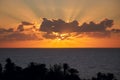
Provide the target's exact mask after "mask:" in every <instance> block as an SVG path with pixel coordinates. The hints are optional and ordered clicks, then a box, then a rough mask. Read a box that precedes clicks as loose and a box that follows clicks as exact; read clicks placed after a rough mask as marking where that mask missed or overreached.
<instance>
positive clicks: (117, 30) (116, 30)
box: [111, 29, 120, 33]
mask: <svg viewBox="0 0 120 80" xmlns="http://www.w3.org/2000/svg"><path fill="white" fill-rule="evenodd" d="M111 31H112V32H114V33H120V29H112V30H111Z"/></svg>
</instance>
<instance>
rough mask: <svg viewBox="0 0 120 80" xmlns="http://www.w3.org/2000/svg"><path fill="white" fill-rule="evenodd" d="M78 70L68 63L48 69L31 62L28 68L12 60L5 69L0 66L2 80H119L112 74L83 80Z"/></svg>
mask: <svg viewBox="0 0 120 80" xmlns="http://www.w3.org/2000/svg"><path fill="white" fill-rule="evenodd" d="M78 73H79V72H78V70H76V69H74V68H71V67H70V66H69V65H68V64H67V63H64V64H55V65H53V66H50V67H49V68H47V67H46V65H45V64H37V63H34V62H31V63H30V64H29V65H28V66H27V67H25V68H22V67H19V66H16V64H15V63H13V62H12V61H11V59H10V58H8V59H6V64H5V66H4V68H3V67H2V64H0V80H117V79H116V78H115V76H114V74H112V73H107V74H105V73H101V72H99V73H97V76H96V77H92V78H91V79H81V78H80V76H79V75H78Z"/></svg>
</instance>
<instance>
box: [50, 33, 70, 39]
mask: <svg viewBox="0 0 120 80" xmlns="http://www.w3.org/2000/svg"><path fill="white" fill-rule="evenodd" d="M52 35H53V36H55V39H56V40H58V41H60V40H65V39H69V37H70V33H58V32H52Z"/></svg>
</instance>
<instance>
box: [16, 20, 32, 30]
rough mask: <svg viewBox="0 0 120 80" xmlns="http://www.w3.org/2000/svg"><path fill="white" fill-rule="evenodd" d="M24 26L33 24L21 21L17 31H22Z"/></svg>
mask: <svg viewBox="0 0 120 80" xmlns="http://www.w3.org/2000/svg"><path fill="white" fill-rule="evenodd" d="M25 25H34V24H33V23H30V22H26V21H22V22H21V24H20V25H19V26H18V28H17V31H24V26H25ZM33 27H34V26H33Z"/></svg>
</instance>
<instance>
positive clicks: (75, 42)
mask: <svg viewBox="0 0 120 80" xmlns="http://www.w3.org/2000/svg"><path fill="white" fill-rule="evenodd" d="M119 3H120V0H0V47H1V48H6V47H7V48H11V47H12V48H16V47H17V48H23V47H26V48H27V47H31V48H32V47H38V48H76V47H77V48H86V47H87V48H88V47H90V48H92V47H94V48H104V47H105V48H106V47H111V48H113V47H114V48H116V47H117V48H120V10H119V8H120V5H119ZM42 18H46V19H47V20H45V21H50V22H52V23H53V24H54V20H56V22H57V21H58V23H60V20H59V19H61V20H62V21H64V22H65V24H68V25H71V24H73V26H72V27H76V28H74V29H75V30H74V31H71V30H72V29H73V28H71V29H68V25H67V26H66V25H64V26H63V25H62V26H59V27H58V26H57V25H53V26H51V28H52V29H54V30H51V31H50V33H48V30H46V29H45V26H43V30H40V27H41V24H42V23H43V22H44V20H43V19H42ZM74 20H76V21H77V22H78V25H77V26H74V22H73V21H74ZM109 20H112V21H113V25H111V26H109V25H108V24H107V26H105V25H104V26H103V25H102V22H103V23H104V21H106V22H108V23H109V24H110V23H111V24H112V22H110V21H109ZM72 22H73V23H72ZM85 22H86V23H87V27H85V26H84V25H83V24H84V23H85ZM90 22H94V25H92V23H90ZM106 22H105V23H106ZM45 24H48V23H47V22H45ZM60 24H61V23H60ZM60 24H59V25H60ZM91 25H92V27H91ZM98 25H99V26H98ZM21 26H22V27H21ZM33 26H34V27H33ZM56 26H57V27H56ZM89 26H90V27H91V28H88V27H89ZM61 27H67V28H61ZM69 27H70V26H69ZM79 27H81V28H79ZM95 27H101V28H95ZM22 28H23V30H22ZM56 28H57V29H56ZM59 28H60V29H61V30H62V31H67V30H68V32H64V33H61V31H60V29H59ZM86 28H87V29H86ZM44 29H45V30H44ZM99 29H100V30H99ZM69 30H70V31H69ZM52 37H54V38H52Z"/></svg>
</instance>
